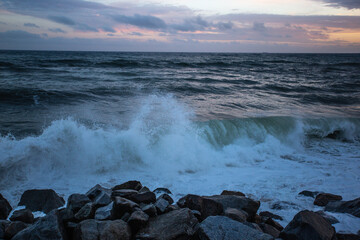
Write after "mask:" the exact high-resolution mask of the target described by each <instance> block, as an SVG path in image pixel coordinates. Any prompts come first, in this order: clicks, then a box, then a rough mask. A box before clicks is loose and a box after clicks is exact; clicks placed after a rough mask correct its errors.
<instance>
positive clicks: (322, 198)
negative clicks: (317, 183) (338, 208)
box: [314, 193, 342, 206]
mask: <svg viewBox="0 0 360 240" xmlns="http://www.w3.org/2000/svg"><path fill="white" fill-rule="evenodd" d="M340 200H342V197H341V196H339V195H334V194H331V193H320V194H318V195H317V196H316V198H315V201H314V204H315V205H318V206H326V205H327V204H328V203H329V202H330V201H340Z"/></svg>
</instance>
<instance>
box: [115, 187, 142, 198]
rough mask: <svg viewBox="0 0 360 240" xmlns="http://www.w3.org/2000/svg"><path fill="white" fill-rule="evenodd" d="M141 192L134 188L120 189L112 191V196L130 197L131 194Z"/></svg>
mask: <svg viewBox="0 0 360 240" xmlns="http://www.w3.org/2000/svg"><path fill="white" fill-rule="evenodd" d="M138 193H139V192H138V191H136V190H133V189H119V190H115V191H112V193H111V197H112V198H113V199H114V198H115V197H123V198H127V199H130V198H131V196H134V195H137V194H138Z"/></svg>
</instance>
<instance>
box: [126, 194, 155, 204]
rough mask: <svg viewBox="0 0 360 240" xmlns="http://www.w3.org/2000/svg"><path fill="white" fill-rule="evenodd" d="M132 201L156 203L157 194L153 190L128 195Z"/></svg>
mask: <svg viewBox="0 0 360 240" xmlns="http://www.w3.org/2000/svg"><path fill="white" fill-rule="evenodd" d="M128 199H130V200H131V201H134V202H136V203H154V202H156V195H155V193H153V192H144V193H139V194H136V195H131V196H130V197H128Z"/></svg>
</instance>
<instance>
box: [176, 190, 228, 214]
mask: <svg viewBox="0 0 360 240" xmlns="http://www.w3.org/2000/svg"><path fill="white" fill-rule="evenodd" d="M177 205H178V206H179V207H181V208H190V209H192V210H197V211H199V212H200V213H201V219H202V220H204V219H205V218H207V217H208V216H213V215H220V214H222V213H223V211H224V210H223V206H222V204H221V203H219V202H217V201H215V200H212V199H209V198H204V197H200V196H197V195H192V194H188V195H186V196H184V197H182V198H181V199H179V201H178V202H177Z"/></svg>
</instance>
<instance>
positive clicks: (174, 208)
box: [165, 204, 201, 216]
mask: <svg viewBox="0 0 360 240" xmlns="http://www.w3.org/2000/svg"><path fill="white" fill-rule="evenodd" d="M179 209H180V207H179V206H178V205H177V204H175V205H169V206H167V208H166V209H165V212H166V213H167V212H170V211H174V210H179ZM195 211H196V210H195ZM198 212H199V211H198ZM199 214H200V216H201V213H200V212H199Z"/></svg>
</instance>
